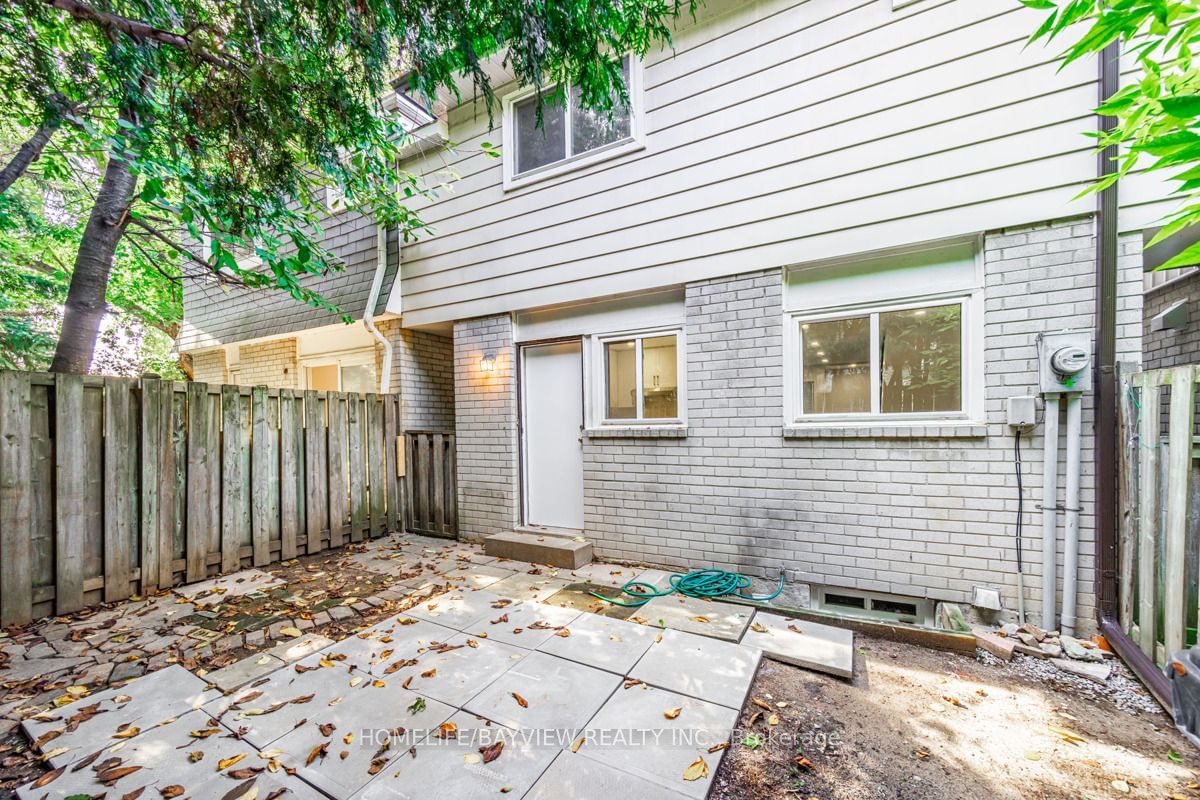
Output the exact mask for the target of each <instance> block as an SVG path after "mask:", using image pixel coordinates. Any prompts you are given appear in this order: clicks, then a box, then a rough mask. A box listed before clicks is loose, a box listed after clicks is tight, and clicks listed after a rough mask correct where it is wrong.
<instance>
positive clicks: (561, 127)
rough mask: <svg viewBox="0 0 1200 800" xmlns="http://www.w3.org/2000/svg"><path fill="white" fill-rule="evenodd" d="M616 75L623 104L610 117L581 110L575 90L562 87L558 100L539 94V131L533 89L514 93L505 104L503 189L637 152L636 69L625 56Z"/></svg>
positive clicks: (547, 91) (549, 93) (546, 91)
mask: <svg viewBox="0 0 1200 800" xmlns="http://www.w3.org/2000/svg"><path fill="white" fill-rule="evenodd" d="M621 71H622V76H623V79H624V82H625V87H626V90H627V93H628V96H629V105H619V104H618V105H617V106H615V107H614V108H613V109H612V111H611V113H610V112H605V111H592V110H590V109H587V108H584V107H583V105H582V103H581V101H580V96H581V93H580V90H579V89H577V88H576V87H573V86H571V87H567V89H566V90H565V91H563V92H561V96H555V93H554V92H553V87H551V88H550V89H543V90H542V93H541V98H540V99H541V125H540V126H539V125H538V101H539V95H538V93H537V91H536V90H527V91H524V92H519V93H517V94H515V95H512V96H510V97H509V98H508V99H506V101H505V107H504V108H505V115H504V154H505V155H504V161H505V165H504V166H505V169H504V179H505V186H506V187H514V186H518V185H521V184H523V183H526V182H531V181H533V180H538V179H541V178H543V177H549V176H551V175H558V174H561V173H562V172H565V171H567V170H571V169H575V168H578V167H581V166H584V165H585V164H591V163H593V162H595V161H599V160H603V159H605V158H610V157H612V156H615V155H620V154H621V153H625V152H628V151H629V150H630V149H636V148H637V147H640V146H641V145H640V143H639V141H638V137H639V136H640V131H639V127H640V125H639V122H638V112H639V110H640V104H641V98H640V91H641V79H640V70H639V68H638V64H637V63H636V62H634V61H633V60H632V59H631V58H630V57H629V56H625V58H624V60H623V62H622V70H621Z"/></svg>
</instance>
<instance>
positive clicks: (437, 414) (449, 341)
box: [380, 320, 454, 431]
mask: <svg viewBox="0 0 1200 800" xmlns="http://www.w3.org/2000/svg"><path fill="white" fill-rule="evenodd" d="M380 330H381V331H382V332H383V333H384V335H386V336H387V337H388V339H389V341H391V343H392V388H391V390H392V391H393V392H399V393H400V401H401V414H402V415H403V420H402V422H401V425H402V426H403V428H404V429H405V430H440V431H450V430H454V339H453V338H452V337H450V336H438V335H437V334H434V333H428V332H426V331H418V330H412V329H409V328H401V327H400V325H399V321H398V320H388V321H387V322H385V323H382V324H381V325H380ZM381 349H382V348H381Z"/></svg>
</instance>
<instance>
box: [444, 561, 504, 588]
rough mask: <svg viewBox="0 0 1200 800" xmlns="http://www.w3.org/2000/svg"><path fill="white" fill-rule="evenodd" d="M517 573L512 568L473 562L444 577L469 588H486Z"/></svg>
mask: <svg viewBox="0 0 1200 800" xmlns="http://www.w3.org/2000/svg"><path fill="white" fill-rule="evenodd" d="M516 574H517V573H516V572H514V571H513V570H511V569H502V568H500V567H496V566H492V565H490V564H471V565H469V566H465V567H464V566H460V567H458V568H457V569H454V570H451V571H450V572H447V573H444V574H443V575H442V577H443V578H444V579H445V580H447V581H450V582H451V583H454V584H456V585H459V586H463V587H465V588H468V589H484V588H486V587H488V586H490V585H492V584H493V583H496V582H497V581H499V580H501V579H503V578H509V577H512V576H513V575H516Z"/></svg>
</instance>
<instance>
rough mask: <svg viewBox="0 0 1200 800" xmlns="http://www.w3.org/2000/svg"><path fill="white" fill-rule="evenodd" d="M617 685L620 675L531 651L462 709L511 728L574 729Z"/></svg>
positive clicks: (582, 724) (581, 724)
mask: <svg viewBox="0 0 1200 800" xmlns="http://www.w3.org/2000/svg"><path fill="white" fill-rule="evenodd" d="M620 685H621V677H620V676H619V675H614V674H613V673H611V672H605V671H604V670H599V669H596V668H594V667H589V666H585V665H583V664H577V663H575V662H574V661H567V660H566V659H562V658H556V657H555V656H551V655H546V654H545V653H532V654H530V655H529V656H528V657H527V658H525V659H523V660H522V661H521V663H520V664H517V665H516V666H514V667H513V668H512V669H510V670H509V671H508V672H505V673H504V674H503V675H501V676H500V677H499V678H497V679H496V680H495V681H494V682H493V683H492V684H491V685H490V686H488V687H487V688H486V689H484V690H483V691H482V692H480V693H479V694H477V695H476V696H475V697H474V698H472V699H471V700H470V701H469V702H468V703H467V704H466V705H465V706H463V710H464V711H470V712H472V713H474V714H478V715H480V716H481V717H485V718H487V719H491V720H495V721H496V722H499V723H500V724H501V725H506V726H508V727H510V728H515V729H525V730H542V731H550V730H555V731H572V732H573V731H576V730H579V729H581V728H583V726H584V725H586V724H587V721H588V720H589V719H591V718H592V715H593V714H595V713H596V711H597V710H598V709H599V708H600V706H602V705H603V704H604V702H605V701H606V700H608V698H609V696H610V695H612V693H613V690H614V689H616V688H617V687H618V686H620ZM517 697H520V698H521V700H523V701H524V704H522V702H521V700H518V699H517ZM572 741H573V736H572Z"/></svg>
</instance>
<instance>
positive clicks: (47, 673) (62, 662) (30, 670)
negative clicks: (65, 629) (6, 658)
mask: <svg viewBox="0 0 1200 800" xmlns="http://www.w3.org/2000/svg"><path fill="white" fill-rule="evenodd" d="M95 660H96V659H94V658H90V657H73V658H55V657H53V656H52V657H49V658H35V659H32V660H29V661H11V662H9V664H8V667H7V668H6V669H0V686H5V685H8V686H14V685H16V684H18V683H24V682H25V681H28V680H32V679H34V678H53V677H54V676H55V675H58V674H60V673H63V672H66V671H68V670H72V669H76V668H78V667H80V666H83V665H87V664H91V663H93V662H94V661H95Z"/></svg>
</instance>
